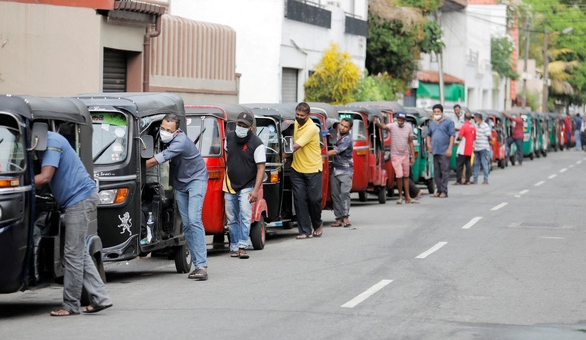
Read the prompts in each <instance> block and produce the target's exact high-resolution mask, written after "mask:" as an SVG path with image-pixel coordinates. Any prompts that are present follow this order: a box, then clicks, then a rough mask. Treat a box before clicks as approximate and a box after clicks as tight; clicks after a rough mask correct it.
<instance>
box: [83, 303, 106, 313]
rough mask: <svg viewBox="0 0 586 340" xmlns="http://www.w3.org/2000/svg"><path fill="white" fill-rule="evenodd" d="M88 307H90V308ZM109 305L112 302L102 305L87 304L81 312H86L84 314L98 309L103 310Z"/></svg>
mask: <svg viewBox="0 0 586 340" xmlns="http://www.w3.org/2000/svg"><path fill="white" fill-rule="evenodd" d="M90 307H91V309H90ZM110 307H112V304H109V305H103V306H100V305H89V306H87V307H85V309H84V310H83V312H84V313H86V314H91V313H97V312H99V311H103V310H104V309H106V308H110Z"/></svg>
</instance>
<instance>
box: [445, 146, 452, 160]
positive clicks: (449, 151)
mask: <svg viewBox="0 0 586 340" xmlns="http://www.w3.org/2000/svg"><path fill="white" fill-rule="evenodd" d="M446 157H448V158H450V157H452V148H448V151H446Z"/></svg>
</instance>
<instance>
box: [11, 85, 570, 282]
mask: <svg viewBox="0 0 586 340" xmlns="http://www.w3.org/2000/svg"><path fill="white" fill-rule="evenodd" d="M309 104H310V108H311V113H310V117H311V119H312V121H313V122H314V123H315V124H316V125H318V126H319V127H320V131H321V137H320V138H321V153H322V160H323V172H322V176H323V177H322V197H323V199H322V207H323V208H324V209H330V208H331V197H330V195H329V192H330V190H329V159H328V156H327V151H328V148H331V147H332V145H334V144H335V143H336V136H337V134H336V124H337V123H338V122H339V120H340V119H342V118H351V119H352V120H353V122H354V124H353V129H352V138H353V142H354V151H353V157H354V178H353V181H352V192H356V193H357V194H358V197H359V199H360V200H361V201H365V200H366V199H367V195H375V196H376V197H377V199H378V202H379V203H381V204H384V203H385V202H386V200H387V196H392V195H393V192H394V188H395V178H394V171H393V168H392V166H391V162H390V140H391V139H390V135H389V134H388V132H387V131H384V130H380V129H378V128H377V127H376V125H375V124H373V120H374V117H379V119H380V120H381V122H383V123H388V122H391V121H392V120H393V114H394V113H395V112H398V111H405V112H406V113H407V121H408V122H409V123H411V125H412V127H413V136H414V145H415V159H416V161H415V164H414V166H413V168H412V175H413V180H414V181H415V183H417V184H422V185H425V186H426V187H427V189H428V190H429V192H430V193H433V192H434V190H435V185H434V181H433V166H432V164H433V162H432V156H431V154H430V153H429V152H428V148H427V146H426V145H425V135H426V134H427V131H428V127H429V124H430V119H431V118H430V113H429V111H427V110H423V109H418V108H409V107H402V106H401V105H399V104H398V103H396V102H356V103H350V104H348V105H345V106H332V105H329V104H326V103H309ZM295 107H296V104H295V103H291V104H262V103H258V104H244V105H240V104H218V103H194V104H187V105H186V104H185V103H184V102H183V100H182V99H181V98H180V97H179V96H177V95H175V94H170V93H95V94H82V95H78V96H76V97H68V98H65V97H63V98H40V97H34V96H11V95H4V96H0V293H11V292H15V291H18V290H25V289H27V288H29V287H32V286H37V285H39V284H42V283H46V282H52V281H55V280H59V279H61V278H62V276H63V268H62V266H61V256H62V254H63V250H62V249H63V238H62V237H63V232H64V228H65V226H64V225H63V223H64V222H63V220H62V219H61V213H60V211H59V209H58V207H57V206H56V204H55V202H54V200H53V198H52V195H51V193H50V191H49V190H48V189H47V188H41V189H40V190H39V189H35V186H34V183H33V181H34V174H35V173H37V172H38V171H39V170H40V169H39V168H40V163H39V160H38V159H37V157H36V155H35V151H43V148H45V147H46V138H47V137H46V131H47V130H51V131H56V132H58V133H60V134H62V135H63V136H65V137H66V138H67V140H69V142H70V143H71V145H72V146H73V147H74V149H75V150H76V151H77V152H78V154H79V156H80V158H81V159H82V161H83V163H84V165H85V166H86V169H87V170H88V172H89V173H90V174H91V175H92V176H93V178H94V180H95V181H96V183H97V186H98V190H99V196H100V204H99V206H98V212H97V223H93V224H92V225H91V226H90V230H89V234H90V235H89V236H88V238H87V242H86V244H87V247H88V249H89V251H90V254H91V255H92V256H93V259H94V262H95V264H96V266H97V267H98V270H99V271H100V274H101V275H102V278H103V279H104V280H105V273H104V262H105V261H123V260H130V259H133V258H135V257H137V256H144V255H146V254H148V253H153V254H158V255H161V254H162V255H165V256H168V257H169V258H170V259H173V260H174V261H175V267H176V269H177V271H178V272H180V273H186V272H189V271H190V269H191V266H192V261H191V257H190V254H189V251H188V249H187V246H186V242H185V237H184V236H183V232H182V226H181V220H180V217H179V214H178V211H177V206H176V204H175V199H174V191H173V188H172V187H171V186H170V178H169V164H168V163H164V164H161V165H159V166H157V167H153V168H151V169H149V170H147V169H146V166H145V161H146V159H148V158H151V157H152V156H153V155H154V154H155V153H157V152H160V151H161V150H162V149H163V144H162V143H161V142H160V137H159V125H160V122H161V120H162V119H163V117H164V115H165V114H167V113H175V114H177V115H179V117H181V123H180V128H181V129H182V130H183V131H184V132H185V133H187V135H188V136H189V137H190V138H191V139H192V140H193V141H194V143H195V144H196V145H197V147H198V149H199V151H200V153H201V155H202V157H203V158H204V160H205V162H206V165H207V169H208V175H209V182H208V189H207V193H206V196H205V200H204V209H203V223H204V226H205V230H206V234H207V235H211V236H212V238H213V246H214V247H224V242H225V238H226V235H227V230H226V228H225V225H224V220H225V211H224V202H223V197H224V196H223V193H222V182H223V180H224V176H225V166H226V153H225V151H224V142H225V137H226V134H227V133H228V132H229V131H232V130H234V129H235V126H236V118H237V116H238V114H239V113H240V112H248V113H251V114H254V116H255V120H256V122H255V129H254V131H255V132H256V134H257V135H258V136H259V137H260V139H261V140H262V141H263V143H264V145H265V146H266V173H265V178H264V184H263V187H262V190H261V193H260V194H259V199H258V200H257V202H255V203H254V205H253V208H252V209H253V214H252V225H251V233H250V238H251V242H252V245H253V247H254V249H263V248H264V245H265V238H266V230H267V228H275V227H280V228H293V227H294V225H295V220H296V219H295V209H294V204H293V194H292V190H291V183H290V181H289V173H290V164H289V163H288V162H287V161H286V159H284V158H283V153H288V152H291V150H292V144H293V143H292V135H293V123H294V121H295ZM482 112H483V113H485V115H486V117H485V119H486V120H487V121H488V122H489V124H490V125H491V128H492V129H493V137H495V141H496V142H495V143H494V144H493V155H494V157H493V160H494V161H496V162H498V164H499V166H501V167H505V166H506V165H507V164H508V161H509V160H510V161H511V162H512V163H513V164H514V162H515V159H514V156H510V157H509V156H508V155H514V150H508V151H507V150H506V149H505V145H504V144H505V143H504V141H505V140H506V137H507V136H508V134H509V124H508V120H507V119H506V117H505V116H503V115H502V113H500V112H496V111H482ZM522 114H523V117H524V118H523V119H524V122H525V125H524V127H525V131H526V134H525V141H526V142H527V149H526V148H525V143H524V145H523V151H524V153H525V154H527V155H528V156H529V157H530V158H533V156H536V157H539V155H544V156H545V155H546V151H547V150H548V149H549V148H550V147H551V148H553V149H554V150H557V148H561V147H562V145H563V138H564V134H563V131H561V130H560V129H561V125H563V124H560V122H559V117H558V116H556V115H554V114H537V113H531V112H522ZM454 155H455V152H454ZM454 164H455V163H454ZM454 168H455V165H454ZM150 213H152V216H153V219H154V223H153V230H152V232H153V237H152V239H151V241H150V242H149V243H148V244H141V242H140V240H141V239H142V238H144V237H145V231H146V228H145V227H146V216H149V215H150Z"/></svg>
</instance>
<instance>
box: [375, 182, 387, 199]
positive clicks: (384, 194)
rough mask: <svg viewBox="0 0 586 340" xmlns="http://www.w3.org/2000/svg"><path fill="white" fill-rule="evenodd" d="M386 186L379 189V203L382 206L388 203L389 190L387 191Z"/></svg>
mask: <svg viewBox="0 0 586 340" xmlns="http://www.w3.org/2000/svg"><path fill="white" fill-rule="evenodd" d="M386 187H387V186H386V185H385V186H381V187H379V188H378V192H377V195H378V203H380V204H385V203H387V190H386Z"/></svg>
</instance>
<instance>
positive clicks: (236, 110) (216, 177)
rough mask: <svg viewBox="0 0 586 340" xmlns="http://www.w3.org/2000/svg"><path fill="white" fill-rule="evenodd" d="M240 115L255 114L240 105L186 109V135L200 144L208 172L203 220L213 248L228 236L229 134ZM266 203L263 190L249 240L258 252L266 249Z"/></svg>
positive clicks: (218, 105) (260, 193) (254, 211)
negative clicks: (225, 194) (226, 204)
mask: <svg viewBox="0 0 586 340" xmlns="http://www.w3.org/2000/svg"><path fill="white" fill-rule="evenodd" d="M241 112H248V113H250V114H253V113H252V111H251V110H250V109H249V108H247V107H245V106H242V105H238V104H193V105H186V106H185V116H186V123H187V131H186V132H187V135H188V136H189V138H191V139H192V140H193V142H194V143H195V144H196V145H197V148H198V150H199V152H200V153H201V156H202V157H203V159H204V161H205V163H206V166H207V169H208V176H209V179H208V188H207V192H206V196H205V198H204V203H203V212H202V219H203V224H204V228H205V231H206V235H213V242H214V246H215V247H218V246H221V247H223V245H224V240H225V237H224V235H226V234H227V233H228V230H227V228H226V227H225V225H226V223H225V220H226V212H225V209H224V192H223V191H222V187H223V181H224V176H225V175H226V152H225V150H224V143H225V141H226V134H227V133H228V132H229V131H232V130H234V129H235V128H236V119H237V117H238V114H240V113H241ZM255 126H256V125H255ZM266 214H267V204H266V201H265V199H264V195H263V190H262V187H261V190H260V191H259V199H258V200H257V201H256V202H255V203H254V204H253V205H252V219H251V223H252V224H251V226H250V240H251V242H252V246H253V248H254V249H256V250H261V249H263V248H264V246H265V239H266V224H265V217H266Z"/></svg>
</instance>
